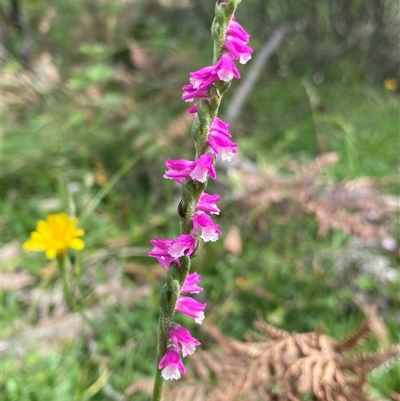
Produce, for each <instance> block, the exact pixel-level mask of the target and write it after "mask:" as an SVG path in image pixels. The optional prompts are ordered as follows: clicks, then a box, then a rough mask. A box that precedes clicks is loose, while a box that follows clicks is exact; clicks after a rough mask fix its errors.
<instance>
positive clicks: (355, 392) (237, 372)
mask: <svg viewBox="0 0 400 401" xmlns="http://www.w3.org/2000/svg"><path fill="white" fill-rule="evenodd" d="M374 314H375V309H373V310H372V311H371V313H370V314H369V316H367V317H366V319H365V320H364V321H363V322H362V323H361V325H360V326H359V328H358V329H357V330H356V331H355V332H354V333H353V334H352V335H350V336H348V337H346V338H345V339H343V340H342V341H339V342H338V341H335V340H334V339H333V338H331V337H329V336H327V335H325V334H323V333H322V330H321V328H318V329H317V330H316V331H314V332H311V333H289V332H286V331H283V330H280V329H278V328H276V327H274V326H272V325H270V324H267V323H266V322H264V321H262V320H261V319H260V318H259V319H258V321H257V322H256V323H255V326H256V327H257V328H258V330H259V331H260V332H261V334H260V336H261V338H260V341H257V342H255V341H244V342H239V341H233V340H230V339H228V338H227V337H225V336H224V335H223V334H222V333H221V332H220V331H219V330H218V329H217V328H215V327H213V326H207V328H206V330H207V332H209V333H210V334H212V336H213V337H214V338H215V339H216V340H217V342H218V343H219V344H220V347H219V351H217V350H209V351H204V350H199V351H198V352H196V353H195V354H194V355H192V356H191V358H190V359H191V362H192V366H191V367H189V368H188V372H187V376H186V380H181V381H179V382H176V383H168V385H166V386H165V388H164V394H163V401H176V400H178V401H179V400H185V401H260V400H265V401H301V400H303V399H304V396H305V395H307V396H308V398H307V400H310V401H374V399H373V398H371V397H369V396H368V394H366V392H365V391H366V387H367V386H366V384H367V373H368V371H370V370H372V369H375V368H377V367H378V366H381V365H383V364H385V363H388V361H391V360H393V358H398V357H399V356H400V346H395V347H393V348H390V349H388V350H386V351H383V352H380V353H375V354H372V355H363V354H361V355H358V356H354V351H355V349H356V347H357V345H359V344H360V343H362V341H363V340H364V339H365V338H366V336H367V335H369V334H370V333H371V327H370V326H371V320H372V319H373V317H374ZM221 346H222V348H221ZM150 382H151V381H150ZM139 387H140V388H141V389H144V386H143V384H141V385H140V386H139ZM132 389H133V390H132ZM134 390H135V388H134V386H133V387H131V388H130V389H129V390H128V391H127V393H128V394H132V393H134V392H135V391H134ZM375 401H376V400H375Z"/></svg>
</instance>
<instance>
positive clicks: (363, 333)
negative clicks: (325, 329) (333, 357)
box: [334, 306, 376, 353]
mask: <svg viewBox="0 0 400 401" xmlns="http://www.w3.org/2000/svg"><path fill="white" fill-rule="evenodd" d="M375 313H376V307H375V306H374V307H372V309H371V311H370V313H369V314H368V316H367V318H366V319H365V320H364V321H363V322H362V323H361V325H360V327H359V328H358V329H357V330H356V331H355V332H354V333H352V334H351V335H349V336H347V337H345V338H343V339H342V340H341V341H339V342H338V343H336V344H335V345H334V348H335V351H336V352H340V353H342V352H345V351H347V350H349V349H352V348H354V347H356V346H357V345H358V344H360V343H362V342H363V341H364V339H365V338H366V337H367V336H368V335H369V334H371V323H372V321H373V319H374V317H375Z"/></svg>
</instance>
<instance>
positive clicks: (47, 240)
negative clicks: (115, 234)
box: [23, 213, 85, 259]
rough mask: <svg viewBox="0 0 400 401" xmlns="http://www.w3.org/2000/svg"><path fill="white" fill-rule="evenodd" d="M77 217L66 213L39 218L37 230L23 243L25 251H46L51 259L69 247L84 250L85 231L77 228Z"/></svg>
mask: <svg viewBox="0 0 400 401" xmlns="http://www.w3.org/2000/svg"><path fill="white" fill-rule="evenodd" d="M77 225H78V219H77V218H72V219H71V218H69V217H68V215H67V214H66V213H57V214H49V215H48V216H47V220H39V221H38V223H37V226H36V231H33V232H32V233H31V237H30V239H29V240H28V241H26V242H25V243H24V244H23V248H24V250H25V251H34V252H41V251H44V252H46V256H47V257H48V258H49V259H54V258H55V257H56V256H60V255H63V254H64V253H66V252H67V250H68V249H69V248H73V249H77V250H78V251H80V250H82V249H83V248H84V247H85V243H84V242H83V241H82V239H80V238H78V237H81V236H82V235H83V234H84V233H85V232H84V231H83V230H82V229H80V228H76V226H77Z"/></svg>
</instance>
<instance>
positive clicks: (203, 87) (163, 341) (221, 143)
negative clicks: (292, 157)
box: [149, 0, 253, 400]
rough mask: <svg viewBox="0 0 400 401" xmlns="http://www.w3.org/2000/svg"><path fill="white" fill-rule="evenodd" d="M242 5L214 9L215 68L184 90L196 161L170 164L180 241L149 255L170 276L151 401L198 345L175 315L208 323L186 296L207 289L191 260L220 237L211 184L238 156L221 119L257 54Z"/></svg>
mask: <svg viewBox="0 0 400 401" xmlns="http://www.w3.org/2000/svg"><path fill="white" fill-rule="evenodd" d="M239 2H240V1H239V0H229V1H222V2H219V3H217V4H216V9H215V19H214V21H213V24H212V29H211V31H212V36H213V40H214V63H213V65H211V66H206V67H203V68H201V69H200V70H198V71H195V72H191V73H190V80H189V81H190V83H189V84H187V85H185V86H183V95H182V99H183V100H184V101H186V102H193V101H194V102H195V104H194V105H193V106H192V107H190V108H189V109H188V113H189V114H192V115H193V116H194V122H193V125H192V129H191V133H192V137H193V140H194V144H195V149H196V155H195V159H194V160H186V159H179V160H172V159H168V160H167V161H166V167H167V171H166V173H165V175H164V178H166V179H172V180H175V181H176V182H177V183H179V184H180V185H181V187H182V200H181V202H180V204H179V208H178V213H179V216H180V226H181V234H180V235H179V236H178V237H177V238H165V239H164V238H153V239H152V240H151V241H150V242H151V244H152V245H153V249H152V250H151V251H150V253H149V255H150V256H152V257H154V258H156V259H157V260H158V262H159V263H160V264H161V265H162V266H163V267H164V268H165V269H166V270H167V282H166V284H165V285H164V286H163V289H162V291H161V301H160V306H161V308H160V320H159V342H158V352H157V362H158V372H157V376H156V381H155V386H154V393H153V400H158V399H159V397H160V396H161V387H162V381H163V379H165V380H169V379H179V378H180V377H181V375H182V374H184V373H185V371H186V370H185V366H184V364H183V361H182V357H185V356H186V355H190V354H192V353H193V352H194V351H195V349H196V346H198V345H200V342H199V341H198V340H197V339H196V338H194V337H193V336H192V335H191V333H190V331H189V329H187V328H185V327H183V326H181V325H178V324H176V323H174V322H172V318H173V315H174V313H175V312H180V313H183V314H186V315H187V316H190V317H192V318H193V319H194V321H195V323H198V324H201V323H202V322H203V320H204V311H205V309H206V304H204V303H201V302H199V301H197V300H195V299H194V298H192V297H191V296H187V294H196V293H199V292H200V291H202V290H203V289H202V288H201V287H199V286H198V284H199V282H200V281H201V276H200V275H199V274H198V273H190V268H191V260H192V259H193V258H194V257H195V256H196V254H197V250H198V245H199V241H200V240H202V241H204V242H208V241H216V240H218V238H219V236H220V235H221V230H220V229H219V225H218V224H215V223H214V221H213V219H212V217H211V214H219V212H220V210H219V208H218V207H217V202H218V201H219V199H220V197H219V195H218V194H208V193H206V192H205V190H206V187H207V180H208V179H209V178H211V179H213V180H215V179H216V178H217V172H216V169H215V160H216V157H217V155H219V156H220V157H221V159H222V160H225V161H230V160H231V159H232V157H233V156H234V155H235V153H237V144H236V143H235V142H233V141H232V140H231V138H232V136H231V134H230V133H229V128H230V126H229V124H227V123H226V122H224V121H222V120H221V119H220V118H219V117H218V108H219V106H220V103H221V100H222V97H223V95H224V93H225V92H226V91H227V90H228V88H229V86H230V83H231V81H232V79H234V78H236V79H239V78H240V73H239V71H238V69H237V68H236V65H235V60H237V61H239V63H241V64H245V63H246V62H247V61H248V60H249V59H250V58H251V55H252V52H253V50H252V49H251V48H250V47H249V46H248V42H249V39H250V35H249V34H248V33H247V32H246V31H245V30H244V29H243V27H242V26H241V25H240V24H239V23H238V22H237V21H236V18H235V16H234V14H235V11H236V7H237V5H238V3H239Z"/></svg>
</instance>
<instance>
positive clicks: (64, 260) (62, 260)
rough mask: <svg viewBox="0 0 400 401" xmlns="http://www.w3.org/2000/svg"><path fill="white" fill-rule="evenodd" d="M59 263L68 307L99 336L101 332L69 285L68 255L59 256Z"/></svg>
mask: <svg viewBox="0 0 400 401" xmlns="http://www.w3.org/2000/svg"><path fill="white" fill-rule="evenodd" d="M57 263H58V268H59V269H60V273H61V279H62V282H63V292H64V298H65V300H66V301H67V304H68V306H69V307H70V309H71V310H72V311H73V312H77V313H79V314H80V316H81V317H82V320H83V321H84V322H85V323H86V324H87V325H88V326H90V327H91V328H92V329H93V331H94V332H95V333H96V334H99V330H98V329H97V327H96V326H95V325H94V323H93V322H92V321H91V320H90V319H89V318H88V317H87V316H86V314H85V312H84V311H83V309H82V307H81V305H79V304H78V303H77V302H76V301H75V298H74V297H73V295H72V292H71V287H70V285H69V281H70V280H69V275H68V267H69V265H70V263H69V259H68V257H67V254H66V253H63V254H62V255H58V256H57Z"/></svg>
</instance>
